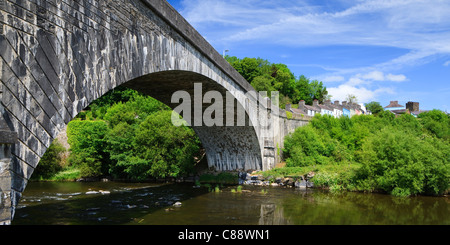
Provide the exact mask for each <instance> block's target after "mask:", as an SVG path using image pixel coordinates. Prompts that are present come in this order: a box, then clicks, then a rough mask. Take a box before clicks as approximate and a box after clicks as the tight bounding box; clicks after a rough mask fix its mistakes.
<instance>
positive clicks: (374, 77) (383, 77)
mask: <svg viewBox="0 0 450 245" xmlns="http://www.w3.org/2000/svg"><path fill="white" fill-rule="evenodd" d="M352 79H353V80H354V79H363V80H369V81H390V82H404V81H406V80H407V79H406V76H405V75H403V74H398V75H395V74H392V73H389V74H384V73H383V72H382V71H371V72H369V73H366V74H356V75H355V76H354V77H352V78H350V80H352ZM360 83H363V82H359V83H358V84H360Z"/></svg>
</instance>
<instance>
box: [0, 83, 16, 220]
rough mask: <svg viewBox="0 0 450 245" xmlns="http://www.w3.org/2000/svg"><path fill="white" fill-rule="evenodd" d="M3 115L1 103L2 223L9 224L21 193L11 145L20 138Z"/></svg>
mask: <svg viewBox="0 0 450 245" xmlns="http://www.w3.org/2000/svg"><path fill="white" fill-rule="evenodd" d="M0 95H1V91H0ZM0 101H1V99H0ZM3 115H4V108H3V105H2V104H1V103H0V225H9V224H11V221H12V218H13V217H14V212H15V206H16V205H17V203H18V200H19V198H20V195H21V194H20V192H17V191H16V190H14V186H15V185H14V180H15V179H16V176H15V174H14V172H13V166H12V156H11V147H12V146H13V144H15V143H17V141H18V139H17V133H16V132H12V131H11V130H10V129H9V127H8V125H7V123H6V121H5V120H4V117H3Z"/></svg>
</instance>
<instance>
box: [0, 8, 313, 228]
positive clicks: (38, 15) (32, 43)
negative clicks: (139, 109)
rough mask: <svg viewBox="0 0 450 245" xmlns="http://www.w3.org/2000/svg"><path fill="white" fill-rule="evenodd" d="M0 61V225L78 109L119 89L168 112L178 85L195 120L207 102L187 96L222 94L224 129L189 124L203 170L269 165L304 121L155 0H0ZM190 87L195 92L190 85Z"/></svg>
mask: <svg viewBox="0 0 450 245" xmlns="http://www.w3.org/2000/svg"><path fill="white" fill-rule="evenodd" d="M0 57H1V58H0V81H1V83H0V91H1V98H0V101H1V104H0V113H1V116H0V146H1V151H0V159H1V160H0V223H3V224H9V223H10V222H11V220H12V218H13V216H14V210H15V207H16V205H17V204H18V202H19V199H20V197H21V193H22V192H23V190H24V189H25V186H26V184H27V181H28V179H29V178H30V176H31V174H32V173H33V170H34V168H35V167H36V166H37V164H38V162H39V160H40V158H41V156H42V155H43V154H44V152H45V151H46V149H47V147H49V145H50V143H51V142H52V140H53V139H54V138H55V137H56V136H57V135H58V133H59V132H60V131H61V130H62V129H63V128H64V127H66V125H67V123H68V122H69V121H70V120H71V119H72V118H73V117H75V116H76V115H77V114H78V112H80V111H81V110H82V109H84V108H85V107H87V106H88V105H89V104H90V103H91V102H92V101H94V100H95V99H97V98H99V97H100V96H102V95H103V94H105V93H106V92H108V91H109V90H111V89H114V88H115V87H117V86H119V85H125V86H128V87H130V88H133V89H136V90H138V91H141V92H143V93H146V94H148V95H151V96H152V97H154V98H156V99H158V100H160V101H162V102H164V103H166V104H167V105H169V106H171V107H172V108H175V107H176V106H177V105H178V104H179V103H178V102H180V100H178V101H173V99H172V95H173V94H174V92H175V91H179V90H182V91H186V92H188V94H189V95H192V98H193V99H192V101H193V103H192V104H193V105H194V104H195V103H200V106H201V107H202V110H201V111H200V113H199V114H196V113H198V111H195V108H194V106H193V107H192V108H193V109H192V110H191V113H192V118H193V119H194V120H196V118H198V117H199V115H200V118H201V115H202V113H203V112H205V111H206V110H207V108H208V105H209V104H208V103H206V104H202V100H201V99H200V100H199V99H196V98H195V96H196V95H199V94H196V93H200V97H202V96H206V94H207V93H208V91H217V92H218V93H219V94H220V95H223V98H228V97H226V95H227V96H231V99H227V100H225V103H223V105H222V106H223V108H224V110H225V111H227V112H228V111H229V112H230V114H227V115H228V116H229V117H228V118H229V119H227V120H228V121H226V122H225V121H224V123H223V125H213V126H206V125H203V124H192V127H193V129H194V131H195V132H196V133H197V134H198V136H199V138H200V140H201V142H202V144H203V147H204V148H205V149H206V156H207V160H208V164H209V166H211V167H215V168H216V169H219V170H236V169H242V170H244V171H245V170H266V169H270V168H272V167H273V166H274V164H275V162H277V158H278V157H279V156H278V155H277V149H276V148H277V147H279V148H281V147H282V146H283V141H282V139H283V137H284V135H285V134H286V133H288V132H290V131H292V130H293V129H294V128H295V127H298V126H301V125H303V124H305V123H306V121H304V120H287V119H286V113H285V112H284V111H283V110H279V109H278V107H276V106H275V105H273V104H272V103H271V101H270V100H268V99H260V97H259V96H257V94H256V92H255V90H254V89H253V88H252V86H251V85H250V84H249V83H248V82H247V81H246V80H245V79H244V78H243V77H241V76H240V74H239V73H237V71H236V70H234V69H233V68H232V67H231V66H230V65H229V64H228V63H227V62H226V61H225V60H224V59H223V58H222V56H221V55H220V54H219V53H218V52H217V51H216V50H214V48H213V47H212V46H211V45H210V44H209V43H208V42H207V41H205V39H204V38H203V37H202V36H201V35H200V34H198V32H197V31H196V30H195V29H194V28H193V27H192V26H191V25H189V23H187V21H186V20H185V19H184V18H183V17H182V16H181V15H180V14H178V13H177V12H176V11H175V10H174V9H173V8H172V7H171V6H170V5H169V4H168V3H167V2H166V1H164V0H126V1H122V0H98V1H97V0H0ZM199 85H201V92H198V89H197V90H195V89H194V88H195V86H199ZM196 91H197V92H196ZM172 102H177V103H172ZM203 102H205V101H204V99H203ZM209 102H212V100H211V101H209ZM238 112H244V113H243V114H240V113H238ZM239 118H241V119H242V118H245V124H244V125H238V121H239V120H238V119H239ZM228 123H229V124H228Z"/></svg>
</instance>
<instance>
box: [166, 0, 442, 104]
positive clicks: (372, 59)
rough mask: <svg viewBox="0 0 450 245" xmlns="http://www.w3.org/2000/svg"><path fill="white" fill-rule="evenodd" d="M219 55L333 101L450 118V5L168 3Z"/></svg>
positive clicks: (280, 0)
mask: <svg viewBox="0 0 450 245" xmlns="http://www.w3.org/2000/svg"><path fill="white" fill-rule="evenodd" d="M168 2H169V3H170V4H171V5H172V6H173V7H174V8H175V9H176V10H177V11H178V12H180V14H181V15H182V16H183V17H184V18H185V19H186V20H187V21H188V22H189V23H190V24H191V25H192V26H193V27H194V28H195V29H196V30H197V31H198V32H199V33H200V34H201V35H202V36H203V37H204V38H205V39H206V40H207V41H208V42H209V43H210V44H211V45H212V46H213V47H214V48H215V49H216V50H217V52H219V53H220V54H222V53H223V50H229V51H228V52H227V54H228V55H231V56H237V57H239V58H244V57H260V58H263V59H267V60H268V61H269V62H271V63H283V64H286V65H287V66H288V67H289V69H290V70H291V71H292V72H293V73H294V74H295V75H296V76H299V75H305V76H306V77H308V78H310V79H317V80H320V81H323V82H324V84H325V86H326V87H327V89H328V91H329V94H331V95H332V98H331V99H332V100H333V101H334V100H340V101H342V100H344V99H345V97H346V96H347V95H348V94H354V95H356V96H357V98H358V101H359V102H360V103H367V102H370V101H377V102H380V104H381V105H382V106H383V107H384V106H386V105H388V104H389V101H391V100H398V101H399V103H400V104H403V105H404V104H406V102H408V101H415V102H419V103H420V109H424V110H430V109H440V110H443V111H449V112H450V1H448V0H443V1H438V0H431V1H430V0H427V1H420V0H392V1H385V0H373V1H372V0H367V1H364V0H322V1H312V0H168Z"/></svg>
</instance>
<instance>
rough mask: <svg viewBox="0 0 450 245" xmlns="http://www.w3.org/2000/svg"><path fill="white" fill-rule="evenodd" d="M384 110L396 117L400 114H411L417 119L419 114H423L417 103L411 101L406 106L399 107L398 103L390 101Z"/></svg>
mask: <svg viewBox="0 0 450 245" xmlns="http://www.w3.org/2000/svg"><path fill="white" fill-rule="evenodd" d="M384 109H385V110H387V111H390V112H392V113H394V114H395V115H396V116H399V115H401V114H411V115H413V116H415V117H417V115H419V114H420V113H422V112H425V111H424V110H420V109H419V102H412V101H409V102H408V103H406V106H402V105H400V104H399V103H398V101H391V102H390V103H389V105H387V106H386V107H384Z"/></svg>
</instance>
